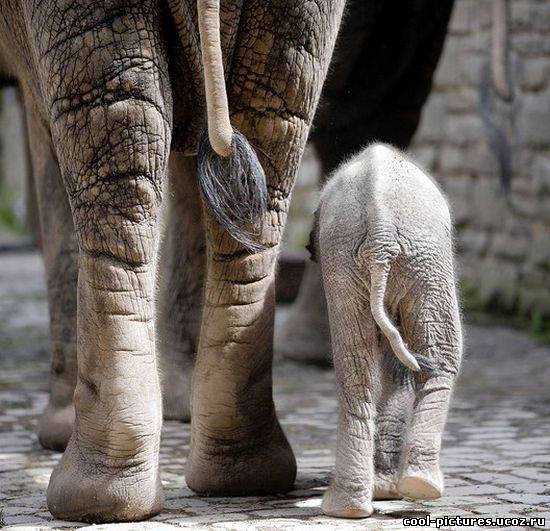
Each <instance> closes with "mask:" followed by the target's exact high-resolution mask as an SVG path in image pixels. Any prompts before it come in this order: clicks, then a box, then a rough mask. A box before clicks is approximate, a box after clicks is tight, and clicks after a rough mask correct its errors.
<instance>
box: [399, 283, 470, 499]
mask: <svg viewBox="0 0 550 531" xmlns="http://www.w3.org/2000/svg"><path fill="white" fill-rule="evenodd" d="M449 279H450V280H451V281H450V282H449V283H448V285H446V286H438V287H437V288H435V289H428V290H426V289H424V290H423V292H422V293H411V294H410V295H409V296H408V297H407V301H406V302H405V305H404V307H402V309H401V314H402V324H403V331H404V335H405V337H406V339H407V340H408V341H407V342H408V344H409V347H410V348H411V350H413V352H416V353H418V354H420V355H423V356H426V358H427V359H428V360H429V362H430V364H431V365H432V367H431V368H430V369H429V370H427V371H424V372H421V373H415V375H414V378H415V382H414V385H415V395H416V396H415V403H414V411H413V417H412V420H411V425H410V428H409V431H408V434H407V440H406V442H405V447H404V452H403V468H402V471H401V477H400V480H399V483H398V485H397V490H398V491H399V493H400V494H401V495H403V496H404V497H407V498H413V499H434V498H439V497H440V496H441V495H442V494H443V474H442V472H441V468H440V464H439V453H440V449H441V439H442V435H443V429H444V427H445V421H446V418H447V411H448V408H449V401H450V399H451V393H452V388H453V385H454V381H455V378H456V375H457V373H458V369H459V366H460V359H461V354H462V335H461V326H460V316H459V309H458V302H457V298H456V294H455V287H454V284H453V283H452V273H451V274H450V275H449Z"/></svg>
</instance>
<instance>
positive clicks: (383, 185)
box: [314, 144, 462, 518]
mask: <svg viewBox="0 0 550 531" xmlns="http://www.w3.org/2000/svg"><path fill="white" fill-rule="evenodd" d="M451 229H452V227H451V218H450V215H449V210H448V207H447V203H446V201H445V199H444V197H443V196H442V194H441V193H440V191H439V190H438V188H437V186H436V185H435V184H434V182H433V181H432V180H431V179H430V178H429V177H428V176H427V175H426V174H425V173H424V172H423V171H422V170H420V169H419V168H418V167H417V166H416V165H415V164H414V163H412V162H411V161H409V160H407V159H406V158H405V157H404V156H403V155H401V154H400V153H399V152H397V151H395V150H394V149H392V148H389V147H387V146H385V145H381V144H375V145H372V146H370V147H368V148H366V149H365V150H364V151H362V152H360V153H359V154H357V155H356V156H355V157H353V158H352V159H351V160H350V161H349V162H347V163H345V164H343V165H342V166H341V167H340V168H339V169H338V170H337V172H336V174H335V175H334V176H333V177H332V179H331V180H330V181H329V183H328V184H327V186H326V187H325V188H324V190H323V192H322V196H321V201H320V206H319V209H318V212H317V214H316V229H315V235H314V241H315V244H314V245H315V249H316V253H317V254H318V259H319V260H320V265H321V270H322V276H323V284H324V288H325V292H326V296H327V305H328V311H329V321H330V331H331V338H332V350H333V356H334V367H335V371H336V380H337V386H338V401H339V422H338V437H337V439H338V442H337V455H336V465H335V471H334V474H333V477H332V481H331V484H330V487H329V489H328V490H327V492H326V493H325V496H324V499H323V505H322V508H323V511H324V512H325V513H326V514H329V515H333V516H342V517H348V518H360V517H365V516H369V515H370V514H371V513H372V503H371V501H372V499H373V497H374V496H376V495H378V496H380V495H381V494H383V491H386V492H385V494H387V495H388V496H405V497H407V498H414V499H433V498H437V497H439V496H441V494H442V492H443V476H442V473H441V469H440V465H439V452H440V448H441V438H442V433H443V429H444V425H445V420H446V416H447V410H448V407H449V400H450V398H451V392H452V388H453V384H454V381H455V378H456V375H457V372H458V369H459V366H460V360H461V354H462V332H461V324H460V315H459V307H458V302H457V295H456V288H455V275H454V271H453V249H452V236H451ZM386 308H387V310H388V313H389V314H390V315H392V316H394V320H396V318H398V319H399V323H400V326H399V329H400V331H401V332H399V331H398V330H397V329H395V328H394V327H393V325H392V323H391V322H390V321H388V317H387V314H386V313H385V312H386V310H385V309H386ZM381 332H382V333H383V334H384V336H385V338H386V339H387V340H388V341H389V343H390V344H391V346H392V348H388V346H387V343H386V341H380V340H379V336H380V335H381ZM384 336H383V337H384ZM402 339H404V342H405V345H407V346H408V348H409V349H410V351H408V354H409V355H410V353H411V352H412V353H413V354H412V355H413V356H415V357H416V358H417V360H418V361H419V362H420V361H421V360H422V362H421V363H420V365H421V367H422V369H421V370H420V371H415V372H410V374H409V376H410V377H411V378H412V379H413V381H412V385H413V388H414V403H413V404H411V403H410V402H409V401H408V397H409V396H410V394H409V393H408V392H407V391H408V390H407V388H406V385H407V384H404V383H403V382H402V381H399V378H400V377H402V376H403V374H402V373H403V371H404V370H405V371H409V369H405V368H404V367H403V366H401V365H400V362H398V361H397V359H394V358H393V357H394V355H395V356H397V355H398V354H399V352H398V348H399V346H402V345H403V343H402V342H401V341H402ZM405 348H406V347H405ZM427 366H429V368H427ZM399 369H400V370H399ZM399 373H401V374H399ZM409 385H411V384H410V383H409ZM411 406H412V411H411ZM392 418H393V419H394V422H393V424H392V422H391V419H392Z"/></svg>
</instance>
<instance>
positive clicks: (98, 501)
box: [47, 439, 164, 523]
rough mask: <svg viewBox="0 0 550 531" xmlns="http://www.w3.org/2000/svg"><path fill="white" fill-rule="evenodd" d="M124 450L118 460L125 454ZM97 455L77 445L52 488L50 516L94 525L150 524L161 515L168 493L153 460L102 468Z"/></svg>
mask: <svg viewBox="0 0 550 531" xmlns="http://www.w3.org/2000/svg"><path fill="white" fill-rule="evenodd" d="M124 453H125V449H124V448H123V447H120V448H118V451H117V454H124ZM99 454H100V452H98V450H97V449H95V450H93V451H86V449H84V448H80V447H78V448H77V445H76V443H75V441H74V439H71V441H70V442H69V445H68V446H67V450H66V451H65V453H64V454H63V457H62V458H61V461H60V462H59V464H58V465H57V466H56V467H55V469H54V471H53V473H52V476H51V479H50V484H49V486H48V493H47V502H48V508H49V510H50V512H51V513H52V514H53V515H54V516H55V517H56V518H60V519H62V520H73V521H81V522H90V523H102V522H129V521H139V520H145V519H147V518H149V517H151V516H154V515H155V514H157V513H159V512H160V511H161V509H162V506H163V499H164V498H163V492H162V485H161V482H160V475H159V470H158V462H155V460H154V459H153V458H152V456H147V455H143V456H136V457H133V458H132V459H131V460H128V459H121V458H120V457H119V458H116V459H115V458H113V459H110V460H108V459H101V460H100V461H104V462H103V463H102V462H98V455H99Z"/></svg>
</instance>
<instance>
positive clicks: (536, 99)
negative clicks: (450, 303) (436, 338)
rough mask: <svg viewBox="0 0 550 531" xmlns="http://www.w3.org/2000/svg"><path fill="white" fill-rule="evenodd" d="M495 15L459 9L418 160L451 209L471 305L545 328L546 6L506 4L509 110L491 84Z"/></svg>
mask: <svg viewBox="0 0 550 531" xmlns="http://www.w3.org/2000/svg"><path fill="white" fill-rule="evenodd" d="M492 6H493V2H492V1H489V0H457V2H456V6H455V10H454V13H453V17H452V21H451V26H450V31H449V36H448V38H447V42H446V46H445V50H444V53H443V57H442V61H441V63H440V65H439V68H438V71H437V73H436V79H435V83H434V90H433V92H432V95H431V97H430V99H429V101H428V104H427V106H426V108H425V111H424V114H423V119H422V122H421V126H420V129H419V131H418V133H417V135H416V137H415V141H414V145H413V150H412V151H413V152H414V154H415V155H416V156H417V157H418V158H419V160H420V161H421V162H423V163H424V165H426V166H427V167H429V168H431V169H432V171H433V172H434V174H435V175H436V177H437V178H438V180H439V181H440V183H441V184H442V186H443V188H444V190H445V191H446V193H447V196H448V198H449V199H450V202H451V205H452V208H453V213H454V219H455V223H456V227H457V247H458V251H459V253H460V273H461V277H462V279H463V284H464V286H465V292H466V296H467V297H469V298H470V299H474V300H473V301H472V300H470V301H469V302H470V303H472V302H474V303H475V304H477V305H480V306H482V307H484V308H490V309H496V310H498V311H503V312H506V313H511V314H515V315H518V314H519V315H523V316H525V317H528V318H530V319H534V320H541V319H542V320H544V319H545V318H548V317H550V2H548V1H545V0H511V1H509V25H508V28H509V32H508V45H509V54H508V57H509V61H508V70H509V80H510V84H511V88H512V99H511V100H510V101H504V100H503V99H501V98H499V97H498V95H497V94H496V91H495V90H494V87H493V83H492V78H491V75H490V56H491V49H492V44H491V27H492V18H493V17H492ZM503 180H504V181H505V183H504V184H505V186H504V187H503V185H502V181H503ZM508 180H509V192H508V194H506V193H504V192H503V188H505V187H506V181H508Z"/></svg>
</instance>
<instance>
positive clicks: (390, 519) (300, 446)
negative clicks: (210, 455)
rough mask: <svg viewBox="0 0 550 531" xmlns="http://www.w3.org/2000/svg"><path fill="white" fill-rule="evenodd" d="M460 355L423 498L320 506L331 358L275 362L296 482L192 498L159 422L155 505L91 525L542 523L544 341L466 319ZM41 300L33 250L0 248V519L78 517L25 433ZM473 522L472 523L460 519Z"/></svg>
mask: <svg viewBox="0 0 550 531" xmlns="http://www.w3.org/2000/svg"><path fill="white" fill-rule="evenodd" d="M467 343H468V356H467V359H466V360H465V363H464V370H463V374H462V378H461V381H460V384H459V386H458V390H457V392H456V396H455V400H454V404H453V409H452V412H451V415H450V419H449V423H448V429H447V434H446V440H445V449H444V451H443V467H444V471H445V475H446V486H447V488H446V494H445V496H444V497H443V498H442V499H441V500H437V501H434V502H429V503H422V504H420V503H413V502H408V501H388V502H375V509H376V513H375V515H373V516H372V517H371V518H369V519H368V520H362V521H344V520H338V519H331V518H326V517H323V516H321V515H320V510H319V505H320V501H321V496H322V493H323V490H324V488H325V486H326V485H327V482H328V478H329V473H330V470H331V467H332V464H333V457H334V455H333V449H334V445H335V421H336V403H335V398H334V383H333V375H332V372H331V371H330V370H321V369H316V368H311V367H299V366H297V365H293V364H290V363H277V366H276V369H275V378H274V379H275V394H276V403H277V409H278V411H279V416H280V418H281V420H282V424H283V426H284V429H285V431H286V433H287V434H288V436H289V439H290V441H291V444H292V446H293V448H294V450H295V452H296V455H297V458H298V467H299V472H298V480H297V482H296V490H295V491H293V492H291V493H289V494H288V495H286V496H278V497H264V498H201V497H198V496H196V495H194V494H193V493H192V492H191V491H190V490H189V489H188V488H187V487H186V485H185V480H184V476H183V470H184V463H185V458H186V455H187V451H188V448H189V426H188V425H185V424H181V423H178V422H166V423H165V426H164V430H163V438H162V455H161V463H162V475H163V483H164V486H165V492H166V503H165V507H164V511H163V512H162V514H160V515H159V516H157V517H156V518H154V519H153V520H152V521H149V522H146V523H140V524H131V525H127V524H118V525H116V526H115V525H109V526H107V525H104V526H96V527H95V529H98V530H100V529H107V528H109V529H110V528H111V527H117V528H118V529H132V530H133V529H161V530H162V529H165V528H166V529H168V528H170V527H193V528H197V529H235V530H236V529H266V530H268V529H269V530H271V529H299V528H301V527H305V526H314V527H316V528H318V529H401V528H403V523H402V519H403V517H404V516H422V515H425V514H427V513H429V514H431V515H432V516H433V517H435V516H439V515H449V516H451V515H453V516H457V515H458V516H464V517H466V516H508V517H515V516H528V517H530V518H532V517H544V518H546V519H547V522H548V525H550V422H549V418H550V385H549V383H550V364H549V360H550V348H549V347H548V346H541V345H537V344H536V343H533V342H532V341H531V340H530V339H529V338H528V337H527V336H525V335H524V334H522V333H519V332H515V331H512V330H510V329H506V328H489V327H480V326H470V327H469V328H468V337H467ZM47 348H48V345H47V307H46V301H45V294H44V283H43V280H42V270H41V264H40V260H39V258H38V257H37V255H36V254H32V253H26V254H25V253H18V254H7V253H4V254H0V363H1V365H0V367H1V370H0V508H3V520H4V524H5V525H6V526H7V528H8V529H23V528H26V529H60V528H80V527H82V524H78V523H74V522H73V523H70V522H61V521H56V520H53V518H52V516H51V515H50V514H49V513H48V511H47V508H46V503H45V491H46V486H47V483H48V478H49V475H50V472H51V469H52V467H53V466H54V465H55V463H56V462H57V460H58V459H59V454H56V453H54V452H49V451H44V450H42V449H41V448H40V447H39V445H38V443H37V439H36V436H35V433H34V432H35V428H36V424H37V419H38V416H39V414H40V412H41V410H42V408H43V407H44V405H45V402H46V389H47V370H48V351H47ZM468 528H470V529H472V526H468Z"/></svg>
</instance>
